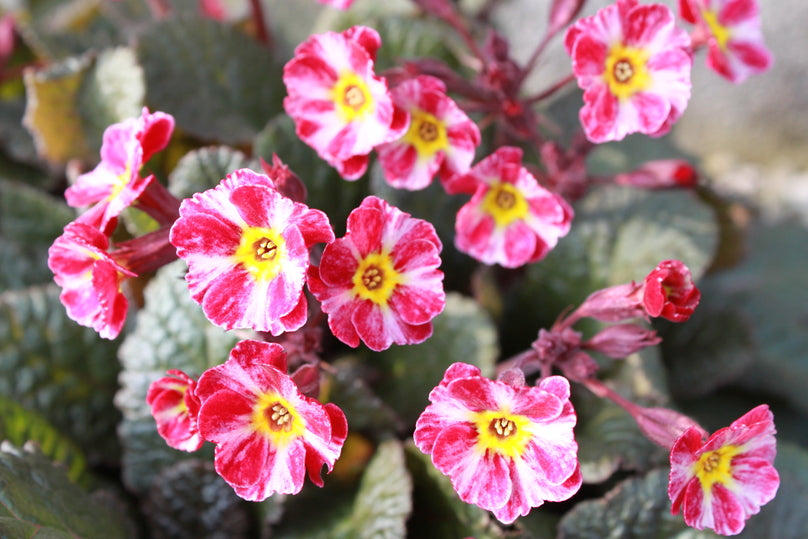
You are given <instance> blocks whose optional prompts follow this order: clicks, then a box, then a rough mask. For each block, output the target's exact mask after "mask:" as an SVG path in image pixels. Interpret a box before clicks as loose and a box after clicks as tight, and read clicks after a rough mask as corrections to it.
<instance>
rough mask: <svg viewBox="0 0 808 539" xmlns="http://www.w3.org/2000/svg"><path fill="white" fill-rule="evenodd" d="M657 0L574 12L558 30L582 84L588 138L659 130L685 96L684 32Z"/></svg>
mask: <svg viewBox="0 0 808 539" xmlns="http://www.w3.org/2000/svg"><path fill="white" fill-rule="evenodd" d="M674 22H675V21H674V15H673V13H672V12H671V10H670V9H669V8H668V7H667V6H664V5H662V4H648V5H640V4H639V3H638V2H637V0H618V1H617V3H616V4H614V5H611V6H608V7H606V8H604V9H601V10H600V11H598V12H597V13H596V14H595V15H594V16H592V17H585V18H583V19H580V20H578V21H577V22H576V23H575V24H574V25H573V26H571V27H570V28H569V29H568V30H567V33H566V35H565V37H564V46H565V48H566V50H567V53H568V54H569V55H570V56H571V57H572V69H573V72H574V73H575V76H576V77H577V79H578V85H579V86H580V87H581V88H582V89H583V90H584V106H583V108H582V109H581V112H580V118H581V123H582V124H583V128H584V131H585V132H586V136H587V138H589V140H590V141H592V142H596V143H600V142H607V141H610V140H621V139H623V138H624V137H625V136H626V135H628V134H630V133H645V134H646V135H650V136H661V135H664V134H665V133H667V132H668V131H669V130H670V128H671V125H672V124H673V123H674V122H675V121H676V120H678V119H679V117H680V116H681V115H682V112H684V110H685V107H686V106H687V102H688V100H689V99H690V68H691V64H692V61H691V58H690V53H689V52H688V51H689V47H690V38H689V37H688V35H687V33H686V32H685V31H684V30H682V29H679V28H677V27H676V26H675V25H674Z"/></svg>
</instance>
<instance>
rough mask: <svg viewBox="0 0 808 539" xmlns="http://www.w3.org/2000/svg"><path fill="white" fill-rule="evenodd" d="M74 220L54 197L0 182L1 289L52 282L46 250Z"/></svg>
mask: <svg viewBox="0 0 808 539" xmlns="http://www.w3.org/2000/svg"><path fill="white" fill-rule="evenodd" d="M73 217H74V213H73V211H72V210H71V209H70V208H68V207H67V206H66V205H65V204H64V203H62V202H60V201H58V200H56V199H55V198H53V197H51V196H49V195H47V194H45V193H43V192H41V191H38V190H36V189H33V188H31V187H28V186H27V185H23V184H19V183H13V182H9V181H5V180H0V267H2V268H3V269H2V271H0V290H7V289H14V288H23V287H26V286H29V285H33V284H41V283H47V282H50V281H52V280H53V274H52V273H51V271H50V270H49V269H48V248H49V247H50V246H51V244H52V243H53V240H55V239H56V238H57V237H58V236H59V235H61V234H62V229H63V228H64V226H65V225H66V224H67V223H69V222H70V221H71V220H72V219H73Z"/></svg>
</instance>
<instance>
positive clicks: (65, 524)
mask: <svg viewBox="0 0 808 539" xmlns="http://www.w3.org/2000/svg"><path fill="white" fill-rule="evenodd" d="M130 529H131V528H130V527H129V526H128V525H127V521H126V519H125V518H123V515H122V514H120V513H117V512H114V511H111V510H110V509H109V508H108V507H106V506H104V505H102V504H100V503H97V502H96V501H95V500H94V499H93V497H92V496H90V495H88V494H86V493H85V492H84V491H83V490H81V489H80V488H79V487H78V486H76V485H75V484H73V483H71V482H70V480H69V479H68V478H67V476H66V475H65V473H64V471H63V470H61V469H59V468H58V467H56V466H54V465H53V463H51V462H50V461H49V460H48V459H47V458H46V457H44V456H43V455H42V454H41V453H40V452H39V451H38V450H36V449H35V448H34V447H33V446H26V447H25V448H24V449H23V450H20V449H17V448H15V447H14V446H12V445H11V444H9V443H8V442H3V443H2V445H0V535H2V536H3V537H24V536H28V537H33V536H36V537H60V538H61V537H64V538H83V539H93V538H99V539H106V538H109V537H122V538H125V537H134V535H133V534H132V533H131V532H130ZM21 533H23V534H25V535H20V534H21Z"/></svg>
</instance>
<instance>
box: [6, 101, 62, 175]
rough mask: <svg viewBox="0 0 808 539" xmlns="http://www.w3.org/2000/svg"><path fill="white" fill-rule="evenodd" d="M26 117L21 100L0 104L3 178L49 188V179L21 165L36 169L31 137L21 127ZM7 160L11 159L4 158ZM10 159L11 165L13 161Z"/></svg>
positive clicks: (36, 158) (35, 154)
mask: <svg viewBox="0 0 808 539" xmlns="http://www.w3.org/2000/svg"><path fill="white" fill-rule="evenodd" d="M24 114H25V99H24V96H22V97H20V98H19V99H14V100H11V99H4V100H2V101H0V145H1V146H2V148H3V154H5V155H3V159H2V161H0V163H2V165H0V170H2V176H3V177H5V178H9V179H14V178H17V179H18V180H19V181H22V182H25V183H28V184H32V185H37V186H42V187H50V184H51V183H52V181H53V180H52V178H50V177H49V176H48V175H46V174H45V173H44V172H42V171H41V170H38V169H32V168H30V167H24V166H23V165H22V164H21V163H26V164H28V165H34V166H38V165H39V164H40V159H39V156H38V155H37V153H36V147H35V146H34V139H33V137H31V133H30V132H29V131H28V130H27V129H25V127H24V126H23V125H22V118H23V115H24ZM6 156H8V157H9V158H10V159H8V158H6ZM12 159H13V161H12Z"/></svg>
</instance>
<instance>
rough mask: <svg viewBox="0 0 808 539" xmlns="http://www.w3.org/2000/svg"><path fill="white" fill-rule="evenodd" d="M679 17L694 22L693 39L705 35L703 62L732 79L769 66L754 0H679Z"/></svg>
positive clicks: (736, 81) (739, 78)
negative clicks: (695, 27)
mask: <svg viewBox="0 0 808 539" xmlns="http://www.w3.org/2000/svg"><path fill="white" fill-rule="evenodd" d="M679 12H680V13H681V15H682V18H683V19H684V20H686V21H687V22H689V23H691V24H696V25H698V29H699V30H698V31H697V34H696V36H694V41H699V39H700V38H703V39H706V41H707V43H708V47H709V51H708V53H707V65H708V66H709V67H710V68H711V69H712V70H713V71H715V72H716V73H718V74H719V75H721V76H722V77H724V78H726V79H727V80H729V81H731V82H734V83H736V84H737V83H741V82H743V81H744V80H746V78H747V77H749V76H750V75H755V74H757V73H762V72H763V71H766V70H767V69H769V67H771V64H772V61H773V59H772V55H771V53H770V52H769V50H768V49H767V48H766V45H765V44H764V43H763V34H762V32H761V31H760V16H759V13H758V5H757V2H755V0H679Z"/></svg>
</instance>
